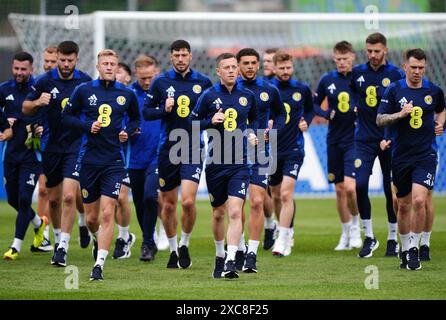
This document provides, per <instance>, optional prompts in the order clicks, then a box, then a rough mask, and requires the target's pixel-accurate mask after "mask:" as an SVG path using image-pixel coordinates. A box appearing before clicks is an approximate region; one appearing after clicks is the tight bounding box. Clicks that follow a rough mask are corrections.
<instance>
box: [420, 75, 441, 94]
mask: <svg viewBox="0 0 446 320" xmlns="http://www.w3.org/2000/svg"><path fill="white" fill-rule="evenodd" d="M423 87H424V88H427V89H429V90H430V91H432V92H433V94H438V93H441V94H443V89H442V88H441V87H440V86H439V85H437V84H435V83H433V82H432V81H430V80H428V79H426V78H424V79H423Z"/></svg>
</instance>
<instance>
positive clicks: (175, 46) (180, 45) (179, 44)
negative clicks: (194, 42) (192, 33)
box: [170, 40, 190, 53]
mask: <svg viewBox="0 0 446 320" xmlns="http://www.w3.org/2000/svg"><path fill="white" fill-rule="evenodd" d="M181 49H187V51H189V52H190V44H189V42H187V41H186V40H175V41H174V42H172V44H171V45H170V53H172V52H173V51H174V50H175V51H180V50H181Z"/></svg>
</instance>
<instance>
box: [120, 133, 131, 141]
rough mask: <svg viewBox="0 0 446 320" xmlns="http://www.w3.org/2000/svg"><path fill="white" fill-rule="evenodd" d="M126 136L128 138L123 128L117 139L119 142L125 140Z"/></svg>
mask: <svg viewBox="0 0 446 320" xmlns="http://www.w3.org/2000/svg"><path fill="white" fill-rule="evenodd" d="M128 138H129V135H128V134H127V132H125V131H124V130H122V131H121V132H120V133H119V141H120V142H126V141H127V139H128Z"/></svg>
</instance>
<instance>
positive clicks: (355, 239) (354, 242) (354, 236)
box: [349, 225, 362, 248]
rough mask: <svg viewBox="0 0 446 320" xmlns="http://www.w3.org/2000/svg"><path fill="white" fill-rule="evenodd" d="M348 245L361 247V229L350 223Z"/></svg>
mask: <svg viewBox="0 0 446 320" xmlns="http://www.w3.org/2000/svg"><path fill="white" fill-rule="evenodd" d="M349 237H350V247H352V248H361V247H362V239H361V229H360V228H359V226H355V225H352V226H351V227H350V235H349Z"/></svg>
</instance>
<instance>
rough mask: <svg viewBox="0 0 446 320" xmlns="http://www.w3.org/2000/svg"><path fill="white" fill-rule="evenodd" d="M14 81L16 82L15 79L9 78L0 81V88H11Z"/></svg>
mask: <svg viewBox="0 0 446 320" xmlns="http://www.w3.org/2000/svg"><path fill="white" fill-rule="evenodd" d="M13 83H14V80H7V81H4V82H2V83H0V90H2V91H4V90H8V89H9V88H11V87H12V86H13Z"/></svg>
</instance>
